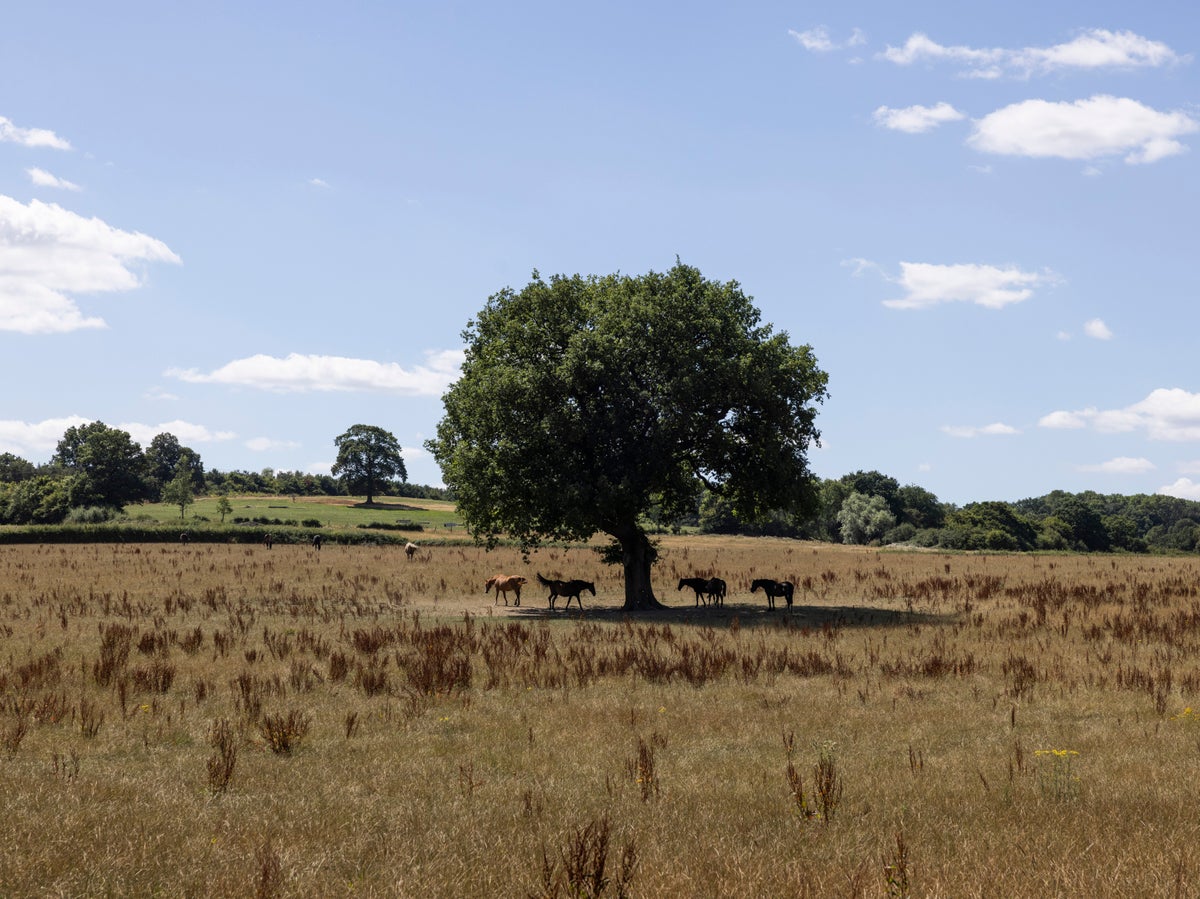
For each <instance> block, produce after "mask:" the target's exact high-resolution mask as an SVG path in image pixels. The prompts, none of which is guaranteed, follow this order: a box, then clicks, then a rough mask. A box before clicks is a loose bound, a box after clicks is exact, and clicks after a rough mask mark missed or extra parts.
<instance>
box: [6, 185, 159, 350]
mask: <svg viewBox="0 0 1200 899" xmlns="http://www.w3.org/2000/svg"><path fill="white" fill-rule="evenodd" d="M179 261H180V260H179V257H178V256H176V255H175V254H174V253H173V252H172V251H171V249H170V248H169V247H168V246H167V245H166V244H165V243H163V242H162V241H161V240H156V239H154V238H153V237H149V236H147V235H145V234H141V233H138V232H130V231H121V230H119V229H117V228H114V227H112V226H111V225H108V224H107V223H105V222H103V221H101V220H100V219H98V218H90V219H88V218H83V217H82V216H80V215H76V214H75V213H73V212H70V211H68V210H66V209H63V208H62V207H61V206H58V205H56V204H53V203H43V202H41V201H39V200H34V201H32V202H31V203H30V204H29V205H28V206H26V205H24V204H22V203H20V202H19V201H17V200H14V199H13V198H12V197H6V196H2V195H0V331H17V332H20V333H23V334H46V333H55V332H64V331H75V330H79V329H81V328H103V327H106V326H105V323H104V320H103V319H101V318H95V317H85V316H84V315H83V313H82V312H81V311H80V309H79V307H78V306H77V305H76V304H75V301H74V300H73V299H72V298H71V296H72V295H74V294H79V293H97V292H103V291H110V292H111V291H123V290H132V289H134V288H136V287H138V286H140V285H141V280H140V279H139V277H138V275H137V274H136V273H135V272H134V271H133V270H132V269H131V268H130V263H134V262H173V263H178V262H179Z"/></svg>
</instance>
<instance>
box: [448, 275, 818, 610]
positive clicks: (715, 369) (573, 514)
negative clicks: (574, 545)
mask: <svg viewBox="0 0 1200 899" xmlns="http://www.w3.org/2000/svg"><path fill="white" fill-rule="evenodd" d="M463 338H464V340H465V342H466V344H467V352H466V359H465V362H464V364H463V370H462V376H461V377H460V378H459V380H458V381H457V382H455V384H454V385H453V386H452V387H451V388H450V390H449V392H448V393H447V394H446V396H445V397H444V402H445V416H444V417H443V418H442V420H441V422H440V423H439V425H438V431H437V437H436V439H433V440H430V441H428V443H427V446H428V448H429V449H430V451H431V452H432V453H433V455H434V457H435V458H436V460H437V462H438V463H439V465H440V466H441V468H442V475H443V477H444V479H445V482H446V484H447V486H448V487H449V488H450V489H452V490H453V491H454V492H455V495H456V498H457V501H458V507H459V512H460V514H461V515H462V516H463V518H464V520H465V521H466V523H467V524H468V526H469V527H470V528H471V530H472V532H473V533H474V534H475V536H476V538H477V539H481V540H485V541H487V542H488V544H489V545H493V544H494V542H495V541H496V539H497V538H498V537H499V535H501V534H505V533H506V534H509V535H511V536H513V537H515V538H517V539H518V540H519V541H520V542H521V544H522V545H523V546H524V547H526V548H530V547H533V546H536V545H538V544H539V543H540V542H542V541H544V540H547V539H550V540H585V539H587V538H589V537H591V536H593V535H594V534H595V533H597V532H602V533H605V534H607V535H609V536H610V537H611V538H612V540H613V543H612V544H611V546H610V552H609V559H610V560H611V561H616V560H618V559H619V560H620V561H621V563H622V564H623V565H624V571H625V607H626V608H628V609H640V608H648V607H653V606H657V605H658V602H657V600H656V598H655V596H654V592H653V588H652V586H651V583H650V565H651V563H652V562H653V559H654V549H653V547H652V545H651V543H650V541H649V538H648V536H647V534H646V532H645V530H644V528H643V526H642V521H641V518H642V516H643V515H644V514H645V513H646V512H647V511H648V510H649V509H650V508H651V506H652V505H654V506H656V507H657V508H659V509H660V510H661V514H662V515H663V516H665V517H673V516H679V515H682V514H685V513H688V512H693V513H694V504H695V502H696V497H697V496H698V494H699V491H700V488H701V487H705V488H707V489H708V490H710V491H712V492H713V493H716V494H718V495H719V496H721V497H722V498H723V499H724V500H725V501H727V502H728V503H729V505H730V507H731V508H732V510H733V511H734V512H735V513H736V514H737V516H738V517H739V518H741V519H743V520H754V519H759V518H761V517H763V516H764V515H766V514H767V513H769V512H771V511H772V510H775V509H779V508H786V509H791V510H801V509H811V508H812V507H813V505H814V499H815V491H814V485H813V479H812V476H811V474H810V472H809V469H808V458H807V453H808V448H809V445H810V444H811V443H812V442H813V441H815V440H816V439H817V438H818V436H819V434H818V431H817V429H816V426H815V418H816V404H818V403H820V402H822V401H823V400H824V398H825V396H826V382H827V376H826V374H825V373H824V372H823V371H821V370H820V369H819V368H818V367H817V363H816V359H815V357H814V356H813V353H812V349H811V348H810V347H808V346H793V345H792V344H791V343H790V342H789V340H788V335H787V334H786V333H782V332H780V333H776V332H775V331H774V330H773V328H772V327H771V326H770V325H763V324H761V323H760V313H759V311H758V309H757V308H756V307H755V306H754V304H753V302H752V301H751V299H750V298H749V297H747V296H746V295H745V294H744V293H743V292H742V290H741V287H740V286H739V285H738V284H737V283H736V282H728V283H723V284H722V283H718V282H715V281H710V280H708V279H705V278H704V277H703V276H702V275H701V274H700V272H699V271H698V270H697V269H695V268H693V267H690V266H686V265H683V264H681V263H676V265H675V266H674V267H673V268H672V269H671V270H670V271H668V272H666V273H657V272H650V273H648V274H645V275H640V276H627V275H619V274H613V275H606V276H588V277H583V276H580V275H574V276H569V277H568V276H555V277H552V278H550V280H549V281H546V280H543V279H542V278H541V277H540V276H539V275H538V274H537V272H534V275H533V280H531V281H530V283H529V284H527V285H526V286H525V287H524V288H522V289H521V290H520V291H514V290H512V289H511V288H506V289H504V290H502V291H500V292H499V293H496V294H494V295H493V296H491V297H489V298H488V300H487V303H486V305H485V306H484V308H483V309H482V310H481V311H480V313H479V314H478V315H477V316H476V318H475V319H474V320H472V321H471V322H469V323H468V326H467V328H466V330H465V331H464V332H463Z"/></svg>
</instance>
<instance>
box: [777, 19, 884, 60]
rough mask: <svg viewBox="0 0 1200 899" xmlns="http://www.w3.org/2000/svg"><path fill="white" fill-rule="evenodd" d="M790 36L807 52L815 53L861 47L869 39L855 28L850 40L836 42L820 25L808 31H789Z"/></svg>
mask: <svg viewBox="0 0 1200 899" xmlns="http://www.w3.org/2000/svg"><path fill="white" fill-rule="evenodd" d="M788 34H790V35H791V36H792V38H793V39H795V41H796V43H798V44H799V45H800V46H801V47H803V48H804V49H805V50H810V51H812V52H813V53H829V52H831V51H833V50H842V49H845V48H848V47H859V46H862V45H863V44H865V43H866V42H867V37H866V35H865V34H863V32H862V31H861V30H860V29H858V28H855V29H854V30H853V31H852V32H851V33H850V36H849V37H848V38H846V39H845V40H844V41H840V42H839V41H834V40H833V39H832V38H830V36H829V30H828V29H827V28H825V26H824V25H818V26H817V27H815V28H809V29H808V30H807V31H795V30H793V29H791V28H789V29H788Z"/></svg>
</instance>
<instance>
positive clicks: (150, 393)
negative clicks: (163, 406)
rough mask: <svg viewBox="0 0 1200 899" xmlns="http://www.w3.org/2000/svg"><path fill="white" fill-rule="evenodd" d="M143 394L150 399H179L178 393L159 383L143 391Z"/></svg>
mask: <svg viewBox="0 0 1200 899" xmlns="http://www.w3.org/2000/svg"><path fill="white" fill-rule="evenodd" d="M142 396H144V397H145V398H146V399H148V400H168V401H174V400H177V399H179V397H178V395H176V394H174V393H171V392H170V391H168V390H164V389H163V388H162V387H159V386H158V385H157V384H156V385H154V386H153V387H151V388H150V389H149V390H147V391H146V392H145V393H143V394H142Z"/></svg>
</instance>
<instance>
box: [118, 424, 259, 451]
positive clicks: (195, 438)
mask: <svg viewBox="0 0 1200 899" xmlns="http://www.w3.org/2000/svg"><path fill="white" fill-rule="evenodd" d="M112 427H114V428H116V429H117V430H119V431H125V432H126V433H128V434H129V436H130V437H132V438H133V439H134V440H136V441H137V442H138V443H140V444H141V445H142V446H143V447H145V446H149V444H150V441H151V440H153V439H154V438H155V437H157V436H158V435H159V434H174V435H175V436H176V437H178V438H179V442H180V443H182V444H183V445H184V446H189V445H191V444H193V443H220V442H221V441H224V440H232V439H233V438H235V437H236V436H237V434H235V433H234V432H233V431H211V430H209V429H208V428H206V427H205V426H204V425H197V424H192V423H191V422H189V421H180V420H179V419H176V420H175V421H165V422H163V423H162V424H157V425H145V424H141V423H140V422H136V421H134V422H125V423H123V424H118V425H112Z"/></svg>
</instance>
